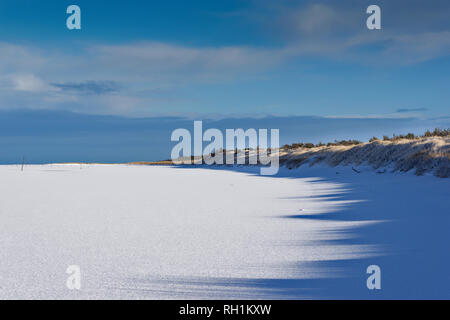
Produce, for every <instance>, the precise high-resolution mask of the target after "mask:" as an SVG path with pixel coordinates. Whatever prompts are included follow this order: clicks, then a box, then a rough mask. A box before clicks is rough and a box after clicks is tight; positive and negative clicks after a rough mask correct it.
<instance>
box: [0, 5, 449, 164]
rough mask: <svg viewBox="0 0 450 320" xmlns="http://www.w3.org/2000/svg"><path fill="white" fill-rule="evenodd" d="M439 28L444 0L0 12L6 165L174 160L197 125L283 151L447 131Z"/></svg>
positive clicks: (445, 55)
mask: <svg viewBox="0 0 450 320" xmlns="http://www.w3.org/2000/svg"><path fill="white" fill-rule="evenodd" d="M72 4H76V5H78V6H80V8H81V19H82V22H81V24H82V29H81V30H68V29H67V28H66V19H67V17H68V15H67V14H66V8H67V7H68V6H69V5H72ZM370 4H377V5H379V6H380V7H381V10H382V16H381V19H382V29H381V30H373V31H370V30H368V29H367V28H366V19H367V17H368V15H367V14H366V8H367V7H368V6H369V5H370ZM448 17H450V4H449V2H448V0H434V1H432V2H430V1H424V0H397V1H365V0H340V1H327V0H323V1H294V0H278V1H269V0H258V1H256V0H255V1H251V0H248V1H238V0H227V1H170V2H169V1H140V0H127V1H119V0H117V1H106V0H89V1H84V0H76V1H63V0H57V1H56V0H55V1H50V0H41V1H37V0H15V1H4V0H0V123H1V127H0V163H11V162H20V161H21V158H22V156H23V155H25V156H26V157H27V158H28V159H29V161H32V162H49V161H83V160H85V161H104V162H118V161H133V160H158V159H161V158H168V156H169V154H170V149H171V147H172V146H173V145H172V144H171V142H170V132H171V131H172V130H173V129H175V128H177V127H178V126H181V125H182V126H184V127H187V128H189V126H190V125H191V123H192V120H193V119H196V120H205V121H206V122H205V127H208V126H209V127H211V126H217V127H218V128H226V127H229V128H238V127H244V128H250V127H255V128H260V127H261V126H262V127H264V128H279V129H280V139H281V143H282V144H284V143H292V142H297V141H304V142H307V141H311V142H319V141H324V142H326V141H332V140H334V139H353V138H355V139H362V140H367V139H368V138H370V137H371V136H373V135H378V136H380V135H383V134H387V135H392V134H393V133H396V134H403V133H408V132H414V133H423V131H425V130H426V129H428V128H430V129H432V128H434V127H444V128H445V127H449V126H450V112H449V110H450V108H449V101H450V90H449V89H448V86H449V83H450V81H449V80H450V20H449V18H448ZM139 119H140V120H139Z"/></svg>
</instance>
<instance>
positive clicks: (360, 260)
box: [0, 164, 450, 299]
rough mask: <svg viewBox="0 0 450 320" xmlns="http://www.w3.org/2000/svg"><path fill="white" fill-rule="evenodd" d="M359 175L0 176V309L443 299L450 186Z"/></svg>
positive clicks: (314, 171)
mask: <svg viewBox="0 0 450 320" xmlns="http://www.w3.org/2000/svg"><path fill="white" fill-rule="evenodd" d="M360 169H361V168H360ZM361 170H362V172H361V174H357V173H355V172H354V171H352V170H351V168H349V167H339V168H330V167H323V166H315V167H312V168H308V167H306V166H305V167H300V168H298V169H295V170H287V169H285V168H282V169H280V173H279V175H277V176H275V177H267V176H266V177H263V176H259V175H258V174H257V173H258V172H259V169H258V168H256V167H254V168H242V167H241V168H224V167H222V168H218V167H216V168H214V167H208V168H206V167H204V168H193V167H179V168H172V167H162V166H127V165H73V164H71V165H43V166H26V167H25V169H24V171H23V172H22V171H21V170H20V166H0V177H1V179H2V180H1V181H2V183H1V184H0V195H1V201H0V299H175V298H176V299H198V298H200V299H201V298H216V299H218V298H221V299H228V298H237V299H259V298H262V299H267V298H274V299H300V298H356V299H378V298H388V299H389V298H403V299H410V298H438V299H443V298H446V299H449V298H450V250H449V248H448V246H449V244H450V233H449V227H450V197H449V196H450V180H449V179H439V178H435V177H432V176H423V177H417V176H414V175H412V174H404V173H402V174H401V173H394V174H391V173H386V174H377V173H375V172H373V170H372V169H367V170H364V168H362V169H361ZM372 264H376V265H379V266H380V268H381V272H382V281H381V283H382V289H381V290H377V291H371V290H368V289H367V287H366V279H367V277H368V275H367V274H366V268H367V267H368V266H369V265H372ZM69 265H78V266H80V268H81V285H82V287H81V290H69V289H67V287H66V279H67V277H68V276H69V275H68V274H66V269H67V267H68V266H69Z"/></svg>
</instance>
